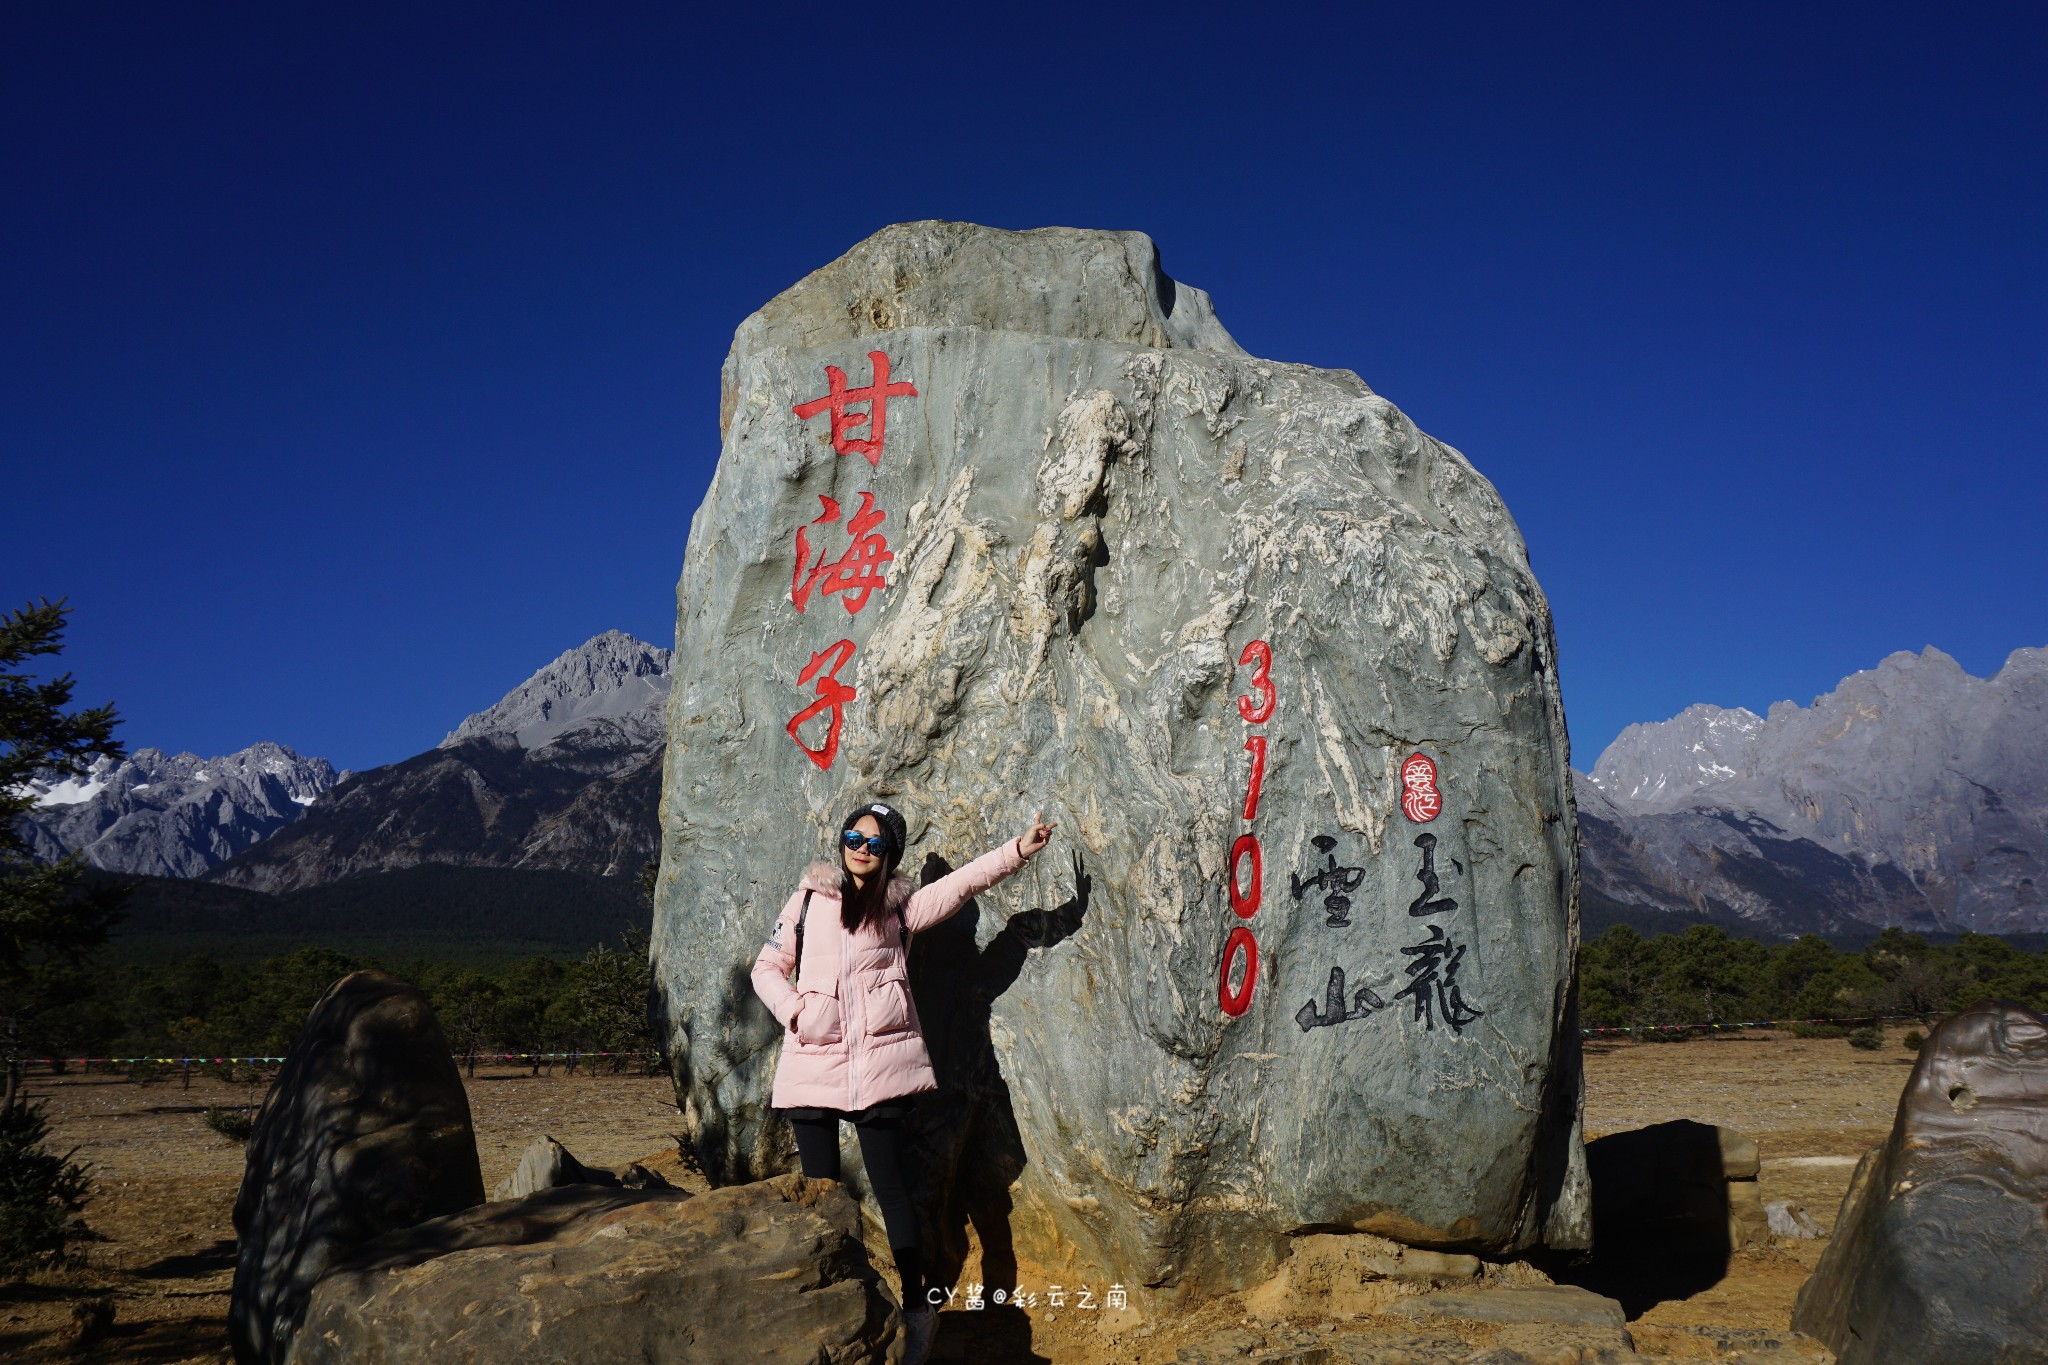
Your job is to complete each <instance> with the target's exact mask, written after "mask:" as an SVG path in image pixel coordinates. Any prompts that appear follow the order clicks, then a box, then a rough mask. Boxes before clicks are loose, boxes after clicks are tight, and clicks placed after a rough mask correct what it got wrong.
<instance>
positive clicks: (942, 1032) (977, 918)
mask: <svg viewBox="0 0 2048 1365" xmlns="http://www.w3.org/2000/svg"><path fill="white" fill-rule="evenodd" d="M1071 856H1072V859H1073V874H1074V883H1073V885H1074V890H1073V894H1072V895H1070V896H1069V897H1068V898H1067V899H1066V900H1065V901H1063V902H1061V903H1060V904H1058V905H1056V906H1053V907H1052V908H1050V909H1036V910H1026V911H1023V912H1021V913H1019V914H1015V915H1012V916H1010V918H1009V919H1008V920H1007V921H1006V922H1005V923H1004V925H1003V927H1002V929H1001V930H999V931H998V932H997V934H996V936H995V937H994V938H992V939H990V940H989V942H988V943H987V945H986V946H982V945H981V944H980V943H979V942H978V939H979V937H980V935H979V933H978V930H979V927H980V923H981V907H980V905H979V904H978V903H977V902H976V901H972V900H970V901H968V902H967V904H966V905H965V906H963V907H961V909H960V912H959V913H958V914H956V915H954V916H953V917H952V918H951V919H949V920H947V921H946V922H945V923H943V924H940V925H938V926H936V927H934V928H933V929H931V930H928V931H927V932H925V933H922V934H919V935H918V936H917V938H916V939H914V940H913V941H912V943H911V952H910V988H911V993H912V995H913V996H914V997H915V998H916V1000H917V1012H918V1017H919V1019H920V1021H921V1022H922V1024H923V1027H924V1036H925V1046H926V1048H927V1049H928V1050H929V1052H930V1054H931V1059H932V1069H933V1071H934V1072H935V1073H936V1074H937V1077H938V1082H939V1088H938V1090H937V1091H936V1092H934V1093H933V1094H930V1095H927V1096H925V1097H924V1098H923V1100H922V1101H921V1102H920V1103H919V1105H918V1107H917V1109H916V1111H915V1112H914V1114H913V1116H912V1117H911V1119H910V1121H909V1125H908V1127H909V1133H908V1138H909V1145H910V1149H911V1152H912V1154H913V1157H914V1163H913V1174H912V1175H911V1179H912V1181H913V1182H914V1185H915V1193H916V1195H917V1201H918V1210H919V1215H920V1218H921V1219H922V1221H923V1223H924V1234H925V1278H926V1280H927V1281H929V1282H930V1283H931V1284H934V1285H938V1286H941V1287H947V1286H953V1287H957V1286H958V1282H959V1279H960V1272H961V1269H962V1268H963V1267H964V1266H965V1264H966V1261H967V1255H968V1248H969V1242H968V1229H969V1228H972V1229H973V1233H974V1238H975V1240H976V1241H978V1242H979V1243H980V1245H981V1272H980V1279H981V1282H982V1293H983V1296H984V1302H989V1300H988V1298H987V1296H988V1295H990V1294H992V1293H993V1292H994V1291H995V1290H996V1289H998V1288H1001V1289H1005V1290H1014V1289H1017V1288H1018V1287H1019V1285H1018V1279H1017V1256H1016V1250H1015V1247H1014V1245H1013V1242H1012V1238H1011V1232H1010V1214H1011V1204H1010V1186H1011V1184H1012V1183H1013V1182H1015V1180H1016V1179H1017V1177H1018V1176H1019V1175H1020V1174H1021V1173H1022V1172H1023V1170H1024V1166H1025V1157H1024V1142H1023V1138H1022V1136H1021V1134H1020V1133H1019V1131H1018V1128H1017V1117H1016V1114H1015V1112H1014V1111H1013V1109H1012V1108H1011V1104H1010V1087H1009V1084H1008V1083H1007V1082H1006V1081H1005V1080H1004V1079H1003V1074H1002V1065H1001V1062H1000V1061H999V1059H998V1058H997V1056H996V1049H995V1042H994V1040H993V1038H992V1037H991V1035H990V1017H991V1013H992V1011H993V1008H994V1005H995V1002H996V1000H997V999H998V998H999V997H1001V996H1002V994H1003V993H1004V992H1005V991H1007V990H1009V989H1010V987H1011V986H1013V985H1014V984H1016V981H1017V978H1018V977H1019V976H1020V975H1022V974H1023V971H1024V964H1025V962H1026V961H1027V960H1028V959H1029V957H1030V954H1031V950H1032V949H1034V948H1038V949H1048V948H1051V947H1053V946H1054V945H1055V944H1058V943H1061V942H1064V941H1065V940H1067V939H1069V938H1072V937H1073V936H1074V935H1075V934H1077V933H1079V932H1080V930H1081V926H1082V923H1083V921H1084V920H1085V919H1086V918H1087V915H1088V897H1089V892H1090V889H1091V878H1090V877H1089V876H1088V873H1087V869H1086V868H1085V867H1084V866H1083V864H1082V861H1081V856H1080V854H1078V853H1075V854H1073V855H1071ZM952 870H953V869H952V865H951V864H949V863H948V862H947V861H946V860H945V859H944V858H942V857H940V856H939V855H938V854H936V853H933V854H928V855H927V856H926V857H925V861H924V867H923V868H922V870H921V872H920V874H919V877H918V880H919V883H920V884H921V885H924V886H929V885H931V884H932V883H933V882H935V881H937V880H938V879H939V878H940V877H943V876H945V875H946V874H947V873H949V872H951V871H952ZM966 1297H967V1296H966V1294H965V1292H964V1291H963V1292H962V1293H961V1294H960V1296H959V1297H958V1298H956V1299H954V1300H953V1301H952V1303H953V1306H955V1307H959V1306H961V1305H962V1304H964V1302H965V1300H966ZM983 1311H984V1312H985V1313H987V1314H988V1317H987V1319H986V1320H985V1321H984V1322H982V1323H980V1324H979V1325H978V1330H977V1331H976V1332H975V1336H976V1338H977V1340H976V1347H977V1350H976V1356H977V1358H978V1359H990V1360H995V1359H1001V1360H1036V1359H1039V1357H1037V1356H1034V1355H1032V1354H1031V1352H1030V1338H1031V1330H1030V1323H1029V1322H1028V1321H1027V1320H1025V1317H1024V1315H1023V1314H1022V1313H1018V1312H1013V1311H1005V1312H996V1311H994V1310H993V1306H992V1305H991V1308H989V1309H984V1310H983ZM949 1326H950V1324H949ZM991 1333H993V1334H994V1335H996V1336H999V1337H1000V1338H1001V1340H996V1341H992V1340H990V1339H989V1337H990V1335H991ZM950 1335H951V1333H948V1336H950ZM991 1350H995V1351H996V1354H993V1355H991V1354H989V1352H990V1351H991Z"/></svg>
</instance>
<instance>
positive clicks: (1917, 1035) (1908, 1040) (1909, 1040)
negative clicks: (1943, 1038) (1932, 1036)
mask: <svg viewBox="0 0 2048 1365" xmlns="http://www.w3.org/2000/svg"><path fill="white" fill-rule="evenodd" d="M1899 1041H1900V1042H1902V1043H1904V1044H1905V1045H1906V1051H1908V1052H1918V1051H1919V1050H1920V1045H1921V1044H1922V1043H1925V1042H1926V1041H1927V1035H1926V1034H1924V1033H1922V1032H1921V1031H1920V1030H1919V1029H1916V1028H1909V1029H1907V1030H1906V1036H1905V1037H1904V1038H1901V1039H1900V1040H1899Z"/></svg>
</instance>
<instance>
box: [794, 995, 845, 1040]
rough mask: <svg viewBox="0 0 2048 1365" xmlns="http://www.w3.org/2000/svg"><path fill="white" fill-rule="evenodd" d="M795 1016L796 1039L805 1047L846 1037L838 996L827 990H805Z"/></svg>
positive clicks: (843, 1017)
mask: <svg viewBox="0 0 2048 1365" xmlns="http://www.w3.org/2000/svg"><path fill="white" fill-rule="evenodd" d="M799 998H800V999H801V1000H802V1001H803V1004H802V1007H801V1008H799V1009H798V1011H797V1016H796V1040H797V1041H798V1042H799V1043H802V1044H803V1045H804V1046H806V1047H824V1046H826V1045H828V1044H831V1043H837V1042H840V1041H842V1040H844V1039H845V1037H846V1020H845V1016H844V1015H842V1014H841V1013H840V1009H839V997H838V996H836V995H833V994H831V993H830V992H827V991H805V992H803V994H802V995H801V996H800V997H799Z"/></svg>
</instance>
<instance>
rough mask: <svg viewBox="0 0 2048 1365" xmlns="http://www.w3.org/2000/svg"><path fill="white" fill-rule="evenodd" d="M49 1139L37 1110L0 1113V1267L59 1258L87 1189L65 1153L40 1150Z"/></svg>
mask: <svg viewBox="0 0 2048 1365" xmlns="http://www.w3.org/2000/svg"><path fill="white" fill-rule="evenodd" d="M49 1133H50V1125H49V1122H48V1120H46V1119H45V1118H44V1117H43V1107H42V1105H40V1104H14V1105H10V1106H8V1107H6V1108H4V1109H0V1267H7V1268H10V1269H11V1268H15V1267H21V1266H26V1265H29V1264H31V1263H32V1262H35V1261H39V1260H45V1259H51V1258H55V1257H57V1256H61V1255H62V1254H63V1252H64V1233H65V1228H66V1225H67V1224H68V1223H69V1222H70V1218H71V1215H72V1214H74V1213H76V1212H78V1211H79V1210H80V1209H81V1208H83V1207H85V1196H86V1194H87V1193H88V1192H89V1191H90V1190H91V1188H92V1182H91V1180H90V1179H89V1178H88V1177H87V1175H86V1170H85V1167H83V1166H81V1165H79V1164H77V1163H76V1162H74V1161H72V1160H71V1154H70V1153H69V1152H67V1153H65V1154H64V1155H63V1156H58V1155H57V1154H56V1153H55V1152H52V1151H49V1150H47V1149H46V1148H44V1146H43V1140H44V1139H45V1138H46V1137H48V1136H49Z"/></svg>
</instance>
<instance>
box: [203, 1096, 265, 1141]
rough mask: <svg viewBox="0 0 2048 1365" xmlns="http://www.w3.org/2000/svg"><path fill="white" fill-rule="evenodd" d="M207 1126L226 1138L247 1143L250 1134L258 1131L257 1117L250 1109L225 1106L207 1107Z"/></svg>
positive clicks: (212, 1105) (211, 1105) (213, 1105)
mask: <svg viewBox="0 0 2048 1365" xmlns="http://www.w3.org/2000/svg"><path fill="white" fill-rule="evenodd" d="M206 1126H207V1127H208V1128H211V1129H213V1131H214V1132H216V1133H219V1134H220V1135H221V1136H222V1137H224V1138H233V1139H234V1140H235V1141H237V1142H247V1141H248V1140H249V1134H250V1133H252V1132H254V1131H255V1129H256V1115H255V1113H254V1111H252V1110H248V1109H233V1108H230V1107H228V1106H227V1105H224V1104H210V1105H208V1106H207V1107H206Z"/></svg>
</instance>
